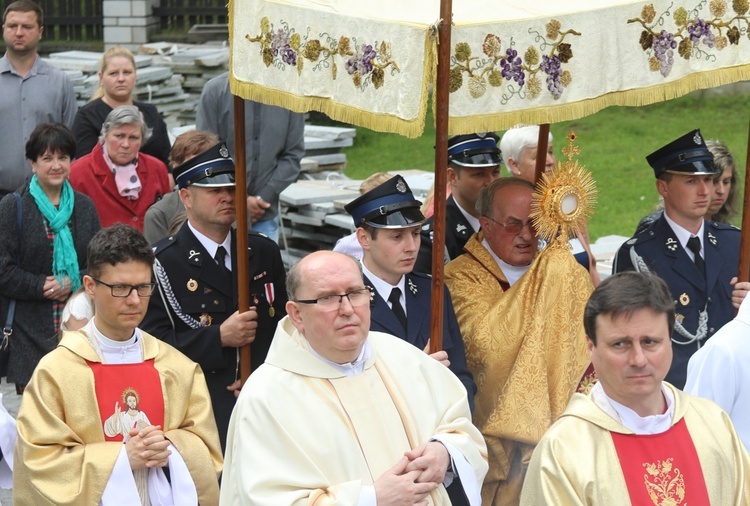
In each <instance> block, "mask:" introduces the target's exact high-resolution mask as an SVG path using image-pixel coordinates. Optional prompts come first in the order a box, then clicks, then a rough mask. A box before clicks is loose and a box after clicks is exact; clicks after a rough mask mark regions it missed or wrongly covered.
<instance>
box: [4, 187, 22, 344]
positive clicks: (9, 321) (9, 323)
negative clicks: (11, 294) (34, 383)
mask: <svg viewBox="0 0 750 506" xmlns="http://www.w3.org/2000/svg"><path fill="white" fill-rule="evenodd" d="M13 196H14V197H16V232H17V234H18V244H17V246H16V265H21V241H22V240H23V235H22V234H21V218H22V211H23V209H22V206H21V196H20V195H19V194H18V192H13ZM15 312H16V299H11V300H10V302H9V303H8V316H7V318H6V319H5V327H3V340H2V342H0V350H4V349H6V348H7V347H8V343H9V338H10V335H11V334H12V333H13V315H14V314H15Z"/></svg>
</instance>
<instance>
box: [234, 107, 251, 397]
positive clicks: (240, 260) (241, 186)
mask: <svg viewBox="0 0 750 506" xmlns="http://www.w3.org/2000/svg"><path fill="white" fill-rule="evenodd" d="M245 158H246V155H245V101H244V100H243V99H242V97H239V96H237V95H234V180H235V183H236V186H235V188H234V189H235V197H234V201H235V204H236V206H237V241H236V243H237V249H236V250H235V252H234V255H235V257H234V258H236V259H237V298H238V302H239V312H240V313H244V312H245V311H248V310H249V309H250V273H249V272H248V268H249V266H248V259H247V230H248V228H247V178H246V173H245V166H246V165H245ZM249 377H250V345H249V344H246V345H244V346H243V347H241V348H240V379H241V380H242V384H243V385H244V384H245V381H247V378H249Z"/></svg>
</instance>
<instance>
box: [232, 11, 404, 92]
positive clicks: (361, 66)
mask: <svg viewBox="0 0 750 506" xmlns="http://www.w3.org/2000/svg"><path fill="white" fill-rule="evenodd" d="M279 25H280V28H275V27H274V25H273V23H271V22H270V20H269V19H268V18H267V17H264V18H263V19H261V20H260V34H259V35H258V36H257V37H252V36H250V35H249V34H247V35H245V38H246V39H247V40H248V41H250V42H253V43H258V44H260V51H261V56H262V58H263V63H264V64H265V66H266V67H271V66H274V67H275V68H277V69H279V70H286V69H287V67H288V66H289V67H294V68H296V69H297V74H298V75H300V76H301V75H302V71H303V69H304V68H305V66H306V65H305V61H307V62H309V63H310V64H312V70H313V72H315V71H321V70H323V69H330V72H331V75H332V77H333V79H334V80H336V78H337V77H338V67H339V64H338V63H337V62H336V60H337V59H338V60H339V61H340V62H341V63H343V66H344V70H346V73H347V75H349V76H350V77H351V80H352V83H353V84H354V86H355V87H356V88H358V89H360V90H364V89H366V88H368V87H369V86H370V85H372V86H373V87H374V88H375V89H378V88H380V87H381V86H383V84H385V78H386V72H390V73H391V75H393V74H395V73H397V72H400V71H401V70H400V69H399V67H398V65H397V64H396V62H395V61H393V60H392V54H391V45H390V43H388V42H386V41H381V42H380V43H379V44H378V43H377V41H376V42H374V43H373V44H360V43H358V41H357V38H356V37H345V36H341V37H339V38H338V39H337V38H335V37H333V36H331V35H329V34H326V33H323V34H320V35H319V37H318V38H312V37H310V33H309V29H308V33H307V34H306V35H305V36H304V37H303V36H302V35H300V34H299V33H298V32H297V31H296V30H295V29H294V28H290V27H289V24H288V23H286V22H284V21H280V22H279Z"/></svg>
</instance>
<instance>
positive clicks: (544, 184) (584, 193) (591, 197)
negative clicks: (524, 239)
mask: <svg viewBox="0 0 750 506" xmlns="http://www.w3.org/2000/svg"><path fill="white" fill-rule="evenodd" d="M576 137H577V136H576V134H575V132H573V131H572V130H571V132H570V133H569V134H568V145H567V146H566V147H564V148H563V150H562V151H563V154H564V155H565V156H566V157H567V158H568V160H567V161H566V162H565V163H561V162H558V163H557V167H555V169H553V171H552V173H551V174H548V173H544V174H542V179H541V180H540V181H539V182H538V183H537V189H536V191H535V192H534V195H533V197H532V202H531V219H532V221H533V223H534V228H535V229H536V231H537V234H538V236H539V237H541V238H542V239H544V240H545V241H547V242H548V243H549V246H548V247H553V246H561V245H564V246H565V247H567V248H569V247H570V246H569V242H568V241H569V239H570V238H571V237H574V236H575V235H576V233H577V232H578V231H579V230H580V229H581V228H582V227H583V226H584V225H585V224H586V222H587V221H588V219H589V218H590V217H591V215H592V214H593V212H594V209H593V208H594V204H595V203H596V194H597V193H599V191H598V190H597V189H596V184H595V183H594V179H593V178H592V177H591V173H590V172H588V171H587V170H586V168H585V167H583V166H581V165H579V163H578V160H575V161H574V160H573V157H574V156H576V155H578V154H579V153H580V152H581V150H580V148H579V147H578V146H576V145H575V140H576Z"/></svg>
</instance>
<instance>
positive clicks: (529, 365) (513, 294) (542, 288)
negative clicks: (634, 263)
mask: <svg viewBox="0 0 750 506" xmlns="http://www.w3.org/2000/svg"><path fill="white" fill-rule="evenodd" d="M483 238H484V234H483V233H482V232H481V231H480V232H478V233H476V234H474V235H473V236H472V238H471V239H469V242H468V243H467V244H466V246H465V249H466V253H465V254H463V255H461V256H459V257H458V258H456V259H455V260H453V261H452V262H450V263H449V264H448V265H447V266H446V268H445V281H446V284H447V285H448V287H449V288H450V291H451V296H452V299H453V306H454V308H455V310H456V316H457V318H458V323H459V326H460V327H461V334H462V335H463V338H464V345H465V347H466V362H467V364H468V366H469V370H470V371H471V372H472V374H473V375H474V380H475V381H476V383H477V395H476V397H475V404H476V407H475V409H474V417H473V422H474V424H475V425H476V426H477V427H478V428H479V430H480V431H481V432H482V435H484V438H485V440H486V442H487V450H488V455H489V465H490V469H489V472H488V473H487V477H486V478H485V481H484V485H483V486H482V504H484V505H487V506H490V505H492V506H495V505H504V504H518V501H519V497H520V493H521V485H522V483H523V478H524V474H525V469H526V466H527V465H528V462H529V459H530V458H531V453H532V451H533V450H534V447H535V445H536V444H537V443H538V442H539V439H540V438H541V437H542V435H543V434H544V433H545V431H546V430H547V429H548V428H549V427H550V425H552V423H553V422H554V421H555V419H557V417H558V416H559V415H560V414H561V413H562V412H563V410H564V409H565V406H566V405H567V403H568V401H569V400H570V397H571V395H572V394H573V392H574V391H575V388H576V386H577V385H578V381H579V380H580V378H581V375H582V373H583V372H584V370H585V369H586V366H587V365H588V363H589V359H588V352H587V351H586V337H585V333H584V330H583V310H584V307H585V305H586V301H587V300H588V298H589V295H590V294H591V292H592V290H593V286H592V285H591V280H590V278H589V275H588V273H587V272H586V270H585V269H584V268H583V267H581V265H580V264H578V263H577V262H576V260H575V258H574V257H573V255H572V254H571V253H570V251H569V250H568V249H567V245H557V246H555V247H553V245H550V246H548V247H547V248H546V249H545V250H543V251H542V252H541V253H539V254H538V255H537V258H536V259H535V260H534V262H533V263H532V264H531V266H530V267H529V269H528V271H526V273H525V274H524V275H523V276H521V278H520V279H519V280H518V281H517V282H516V283H515V284H514V285H513V286H512V287H510V289H508V291H507V292H506V291H503V288H502V287H501V285H500V282H504V283H507V280H506V278H505V276H504V275H503V273H502V271H501V270H500V268H499V267H498V265H497V262H496V261H495V259H494V258H493V257H492V255H491V254H490V252H489V251H487V249H486V248H485V247H484V246H483V245H482V240H483Z"/></svg>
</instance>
